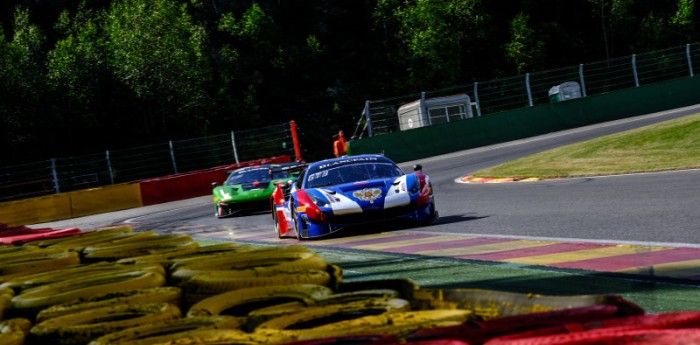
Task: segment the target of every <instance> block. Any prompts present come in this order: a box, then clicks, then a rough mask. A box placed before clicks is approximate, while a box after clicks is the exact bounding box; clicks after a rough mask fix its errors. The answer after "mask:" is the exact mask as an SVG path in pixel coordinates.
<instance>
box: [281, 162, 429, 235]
mask: <svg viewBox="0 0 700 345" xmlns="http://www.w3.org/2000/svg"><path fill="white" fill-rule="evenodd" d="M421 169H422V167H421V166H420V165H416V166H415V168H414V170H415V171H414V172H412V173H410V174H406V173H404V172H403V171H402V170H401V168H399V166H398V165H396V163H394V162H393V161H392V160H391V159H389V158H387V157H385V156H383V155H374V154H372V155H358V156H347V157H341V158H334V159H328V160H324V161H319V162H315V163H311V164H309V165H308V166H307V167H306V170H304V171H303V172H302V173H301V174H300V175H299V178H298V179H297V180H296V181H294V182H292V183H290V184H286V185H285V184H281V185H278V186H277V187H276V189H275V191H274V192H273V194H272V197H271V204H272V205H271V206H272V218H273V220H274V222H275V228H276V231H277V235H278V237H280V238H282V237H289V236H295V235H296V237H297V238H298V239H300V240H302V239H309V238H315V237H322V236H327V235H330V234H332V233H335V232H337V231H338V230H341V229H344V228H347V227H351V226H355V225H360V224H367V223H373V222H378V221H388V220H393V219H405V220H411V221H416V222H419V223H426V224H427V223H431V222H433V221H434V220H435V219H437V217H438V212H437V210H436V209H435V199H434V197H433V188H432V185H431V184H430V179H429V178H428V176H427V175H425V174H423V172H422V171H421Z"/></svg>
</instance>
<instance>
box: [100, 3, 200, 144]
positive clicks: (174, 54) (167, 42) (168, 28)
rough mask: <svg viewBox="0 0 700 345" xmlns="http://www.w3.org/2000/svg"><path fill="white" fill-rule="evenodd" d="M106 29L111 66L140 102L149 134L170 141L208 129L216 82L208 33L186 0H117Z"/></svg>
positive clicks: (108, 14)
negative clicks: (182, 2) (212, 85)
mask: <svg viewBox="0 0 700 345" xmlns="http://www.w3.org/2000/svg"><path fill="white" fill-rule="evenodd" d="M105 30H106V33H107V49H108V52H109V56H110V61H109V63H110V67H111V69H112V70H113V72H114V74H115V75H116V76H117V78H118V80H120V81H121V82H122V83H124V84H125V85H126V86H127V87H128V88H129V89H130V90H131V91H132V92H133V94H134V95H135V97H136V99H137V100H138V101H139V103H140V109H139V113H140V114H141V116H142V119H143V122H142V126H141V127H142V128H143V129H144V134H146V135H152V136H154V137H155V138H160V139H161V140H166V139H170V138H172V137H173V136H182V135H193V134H195V133H202V132H204V130H205V125H206V122H207V121H206V116H207V111H206V110H207V108H208V106H209V99H208V97H207V87H208V86H209V82H210V81H211V66H210V64H209V60H208V59H209V56H208V55H207V54H206V52H207V51H206V49H205V47H206V41H207V37H206V34H205V31H204V29H203V28H202V27H200V26H197V25H194V24H193V23H192V19H191V17H190V16H189V14H188V12H187V8H186V7H185V5H182V6H180V5H178V4H177V3H176V2H174V1H171V0H118V1H115V2H114V3H113V5H112V7H111V8H110V10H109V11H108V12H107V15H106V20H105ZM137 127H138V126H137Z"/></svg>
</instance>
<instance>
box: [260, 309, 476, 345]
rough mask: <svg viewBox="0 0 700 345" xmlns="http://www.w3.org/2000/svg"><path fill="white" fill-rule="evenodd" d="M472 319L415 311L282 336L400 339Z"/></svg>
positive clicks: (458, 313) (465, 313) (459, 313)
mask: <svg viewBox="0 0 700 345" xmlns="http://www.w3.org/2000/svg"><path fill="white" fill-rule="evenodd" d="M475 319H476V318H475V316H474V314H473V313H472V312H471V311H469V310H464V309H435V310H417V311H405V312H389V313H384V314H380V315H370V316H364V317H360V318H356V319H351V320H345V321H339V322H335V323H330V324H327V325H323V326H318V327H313V328H310V329H305V330H303V331H286V332H294V333H297V334H298V339H299V340H312V339H323V338H329V337H341V336H350V335H371V334H388V335H393V336H396V337H398V338H404V337H406V336H408V335H410V334H411V333H415V332H416V331H419V330H422V329H431V328H436V327H448V326H457V325H461V324H464V323H465V322H468V321H472V320H475ZM266 331H268V330H261V331H260V332H258V333H260V334H265V333H266Z"/></svg>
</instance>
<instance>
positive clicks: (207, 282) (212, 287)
mask: <svg viewBox="0 0 700 345" xmlns="http://www.w3.org/2000/svg"><path fill="white" fill-rule="evenodd" d="M331 281H332V280H331V275H330V274H329V273H328V272H326V271H321V270H301V271H284V272H265V274H264V275H260V276H254V277H250V276H241V275H237V274H235V272H234V274H231V275H227V274H222V273H217V274H208V273H203V274H200V275H197V276H194V277H192V278H191V279H190V280H188V281H187V282H185V284H184V285H183V290H184V291H185V294H187V293H194V294H209V295H213V294H219V293H223V292H227V291H231V290H238V289H243V288H250V287H259V286H271V285H289V284H314V285H324V286H328V285H330V283H331Z"/></svg>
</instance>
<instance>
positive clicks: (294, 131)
mask: <svg viewBox="0 0 700 345" xmlns="http://www.w3.org/2000/svg"><path fill="white" fill-rule="evenodd" d="M289 124H290V126H291V129H292V141H294V156H296V161H297V162H301V161H302V158H301V147H300V146H299V137H298V136H297V123H296V122H295V121H294V120H292V121H290V122H289Z"/></svg>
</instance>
